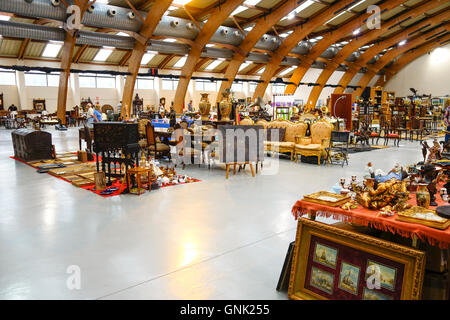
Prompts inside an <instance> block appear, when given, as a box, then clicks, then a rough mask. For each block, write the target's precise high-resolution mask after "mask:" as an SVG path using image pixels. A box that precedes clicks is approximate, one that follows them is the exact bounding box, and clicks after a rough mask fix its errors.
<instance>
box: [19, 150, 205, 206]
mask: <svg viewBox="0 0 450 320" xmlns="http://www.w3.org/2000/svg"><path fill="white" fill-rule="evenodd" d="M10 158H11V159H14V160H16V161H19V162H22V163H24V164H26V165H28V166H30V167H32V168H34V169H36V171H37V170H38V169H37V168H36V167H34V166H32V165H31V164H29V163H28V162H26V161H23V160H21V159H19V158H16V157H14V156H11V157H10ZM47 174H49V175H51V176H52V177H55V178H58V179H60V180H63V181H66V182H68V183H70V184H72V182H71V181H69V180H66V179H64V178H63V177H57V176H55V175H53V174H51V173H49V172H47ZM200 181H201V180H198V179H190V182H183V183H170V184H166V185H163V186H162V187H161V188H165V187H172V186H178V185H183V184H190V183H194V182H200ZM121 185H122V183H121V182H120V181H118V180H117V181H115V182H113V183H112V185H111V186H108V187H107V190H108V189H110V188H111V189H112V190H114V191H112V192H111V193H108V194H102V191H97V190H95V184H94V183H93V184H91V185H87V186H83V187H80V188H82V189H84V190H88V191H91V192H93V193H95V194H98V195H99V196H102V197H104V198H108V197H114V196H118V195H121V194H122V192H123V189H126V184H125V186H123V187H122V190H120V187H121ZM147 188H148V186H147V184H142V188H141V190H144V189H145V190H147ZM156 190H158V189H156ZM152 191H155V190H152Z"/></svg>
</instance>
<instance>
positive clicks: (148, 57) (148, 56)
mask: <svg viewBox="0 0 450 320" xmlns="http://www.w3.org/2000/svg"><path fill="white" fill-rule="evenodd" d="M155 55H156V54H155V53H153V52H147V53H146V54H144V55H143V56H142V60H141V64H142V65H145V64H147V63H149V62H150V60H152V59H153V57H154V56H155Z"/></svg>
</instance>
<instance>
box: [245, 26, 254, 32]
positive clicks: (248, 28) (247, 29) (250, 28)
mask: <svg viewBox="0 0 450 320" xmlns="http://www.w3.org/2000/svg"><path fill="white" fill-rule="evenodd" d="M252 29H253V26H251V27H247V28H245V29H244V30H245V31H247V32H250V31H251V30H252Z"/></svg>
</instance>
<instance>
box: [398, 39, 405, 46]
mask: <svg viewBox="0 0 450 320" xmlns="http://www.w3.org/2000/svg"><path fill="white" fill-rule="evenodd" d="M405 43H406V40H402V41H400V42H399V43H398V45H399V46H402V45H404V44H405Z"/></svg>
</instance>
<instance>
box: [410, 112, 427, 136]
mask: <svg viewBox="0 0 450 320" xmlns="http://www.w3.org/2000/svg"><path fill="white" fill-rule="evenodd" d="M423 126H424V123H423V121H421V120H419V119H417V118H416V117H411V129H409V139H410V140H414V135H416V139H417V140H419V136H420V141H422V138H423V131H424V128H423Z"/></svg>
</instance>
